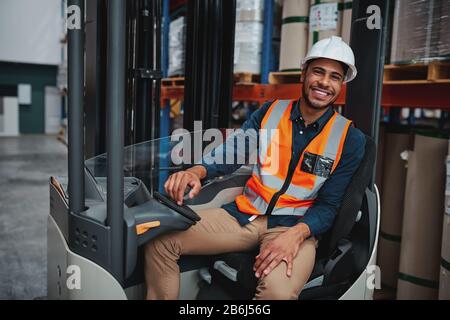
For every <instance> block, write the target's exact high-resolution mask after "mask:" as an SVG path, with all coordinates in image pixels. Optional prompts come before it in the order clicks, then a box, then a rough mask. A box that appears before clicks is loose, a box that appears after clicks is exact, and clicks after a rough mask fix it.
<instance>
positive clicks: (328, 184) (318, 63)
mask: <svg viewBox="0 0 450 320" xmlns="http://www.w3.org/2000/svg"><path fill="white" fill-rule="evenodd" d="M302 69H303V72H302V76H301V81H302V83H303V86H302V97H301V99H299V100H298V101H286V100H276V101H274V102H268V103H266V104H265V105H263V106H262V107H261V108H260V109H258V110H257V111H255V112H254V113H253V114H252V116H251V118H250V119H249V120H247V121H246V122H245V123H244V125H243V127H242V129H244V130H246V129H256V130H261V129H268V130H273V129H277V130H278V131H277V132H278V134H277V139H278V140H277V142H276V143H275V142H273V141H271V142H270V143H268V144H266V145H261V144H260V145H259V147H258V161H257V163H256V164H255V165H254V168H253V174H252V176H251V178H250V179H249V180H248V181H247V184H246V187H245V188H244V193H243V194H242V195H240V196H238V197H237V198H236V200H235V201H234V202H232V203H230V204H227V205H224V206H223V207H222V208H216V209H209V210H203V211H200V212H198V214H199V216H201V220H200V221H199V222H198V223H197V224H196V225H194V226H192V227H191V228H189V229H187V230H185V231H180V232H173V233H169V234H165V235H163V236H161V237H158V238H156V239H154V240H152V241H151V242H150V243H149V244H148V245H147V247H146V263H147V265H146V281H147V288H148V291H147V298H148V299H177V298H178V293H179V267H178V264H177V260H178V258H179V257H180V256H181V255H199V254H205V255H210V254H219V253H224V252H236V251H245V250H251V249H253V248H255V247H256V246H258V245H259V247H260V251H259V255H258V256H257V257H256V261H255V264H254V268H253V269H254V272H255V276H256V277H257V278H258V279H259V281H258V286H257V289H256V294H255V299H297V297H298V295H299V293H300V291H301V290H302V288H303V286H304V285H305V283H306V282H307V280H308V278H309V276H310V274H311V272H312V269H313V267H314V261H315V253H316V246H317V241H316V237H317V236H318V235H320V234H322V233H324V232H326V231H327V230H328V229H329V228H330V227H331V225H332V223H333V220H334V217H335V215H336V212H337V210H338V208H339V207H340V205H341V201H342V197H343V195H344V192H345V190H346V187H347V185H348V183H349V182H350V179H351V177H352V175H353V174H354V172H355V171H356V169H357V168H358V166H359V163H360V161H361V159H362V157H363V155H364V141H365V140H364V135H363V134H362V133H361V132H360V131H359V130H358V129H356V128H354V127H353V126H351V122H350V121H349V120H347V119H345V118H344V117H343V116H341V115H339V114H338V113H337V112H335V111H334V110H333V109H332V107H331V105H332V104H333V103H334V102H335V101H336V99H337V97H338V95H339V93H340V91H341V88H342V84H343V83H344V82H348V81H351V80H352V79H354V77H355V76H356V68H355V66H354V55H353V52H352V50H351V48H350V47H349V46H348V45H347V44H346V43H344V42H343V41H342V40H341V38H339V37H331V38H328V39H324V40H321V41H319V42H317V43H316V44H315V45H314V46H313V47H312V48H311V50H310V52H309V53H308V55H307V57H306V58H305V59H303V62H302ZM269 155H272V156H275V155H276V158H277V161H276V162H277V163H276V166H275V169H274V166H273V161H272V163H271V160H270V157H269ZM268 158H269V159H268ZM206 163H210V162H207V161H204V162H203V163H202V164H201V165H196V166H194V167H192V168H190V169H188V170H186V171H181V172H178V173H175V174H173V175H171V176H170V177H169V179H168V180H167V182H166V183H165V190H166V192H167V193H168V195H169V196H170V197H172V198H173V199H175V200H176V201H177V202H178V204H182V201H183V196H184V192H185V190H186V188H187V186H189V187H191V188H192V189H191V191H190V193H189V197H190V198H193V197H195V196H196V195H197V194H198V192H199V190H200V187H201V183H200V180H202V179H204V178H205V177H208V178H212V177H214V176H220V175H223V174H227V173H230V172H232V171H234V170H235V169H236V168H237V167H238V166H229V165H219V164H206Z"/></svg>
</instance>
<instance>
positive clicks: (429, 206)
mask: <svg viewBox="0 0 450 320" xmlns="http://www.w3.org/2000/svg"><path fill="white" fill-rule="evenodd" d="M447 150H448V140H447V139H442V138H437V137H430V136H425V135H422V134H416V135H415V138H414V151H411V152H409V153H408V172H407V177H406V190H405V203H404V212H403V229H402V244H401V252H400V268H399V275H398V283H397V299H437V297H438V287H439V270H440V261H441V240H442V237H441V236H442V203H443V202H444V189H445V165H444V164H445V158H446V156H447ZM381 272H383V270H381Z"/></svg>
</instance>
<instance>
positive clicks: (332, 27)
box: [308, 0, 342, 50]
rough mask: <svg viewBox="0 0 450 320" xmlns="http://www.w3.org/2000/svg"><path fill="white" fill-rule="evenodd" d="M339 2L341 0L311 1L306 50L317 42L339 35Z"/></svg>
mask: <svg viewBox="0 0 450 320" xmlns="http://www.w3.org/2000/svg"><path fill="white" fill-rule="evenodd" d="M341 2H342V1H341V0H339V1H336V0H311V2H310V3H311V7H310V9H309V36H308V50H309V49H310V48H311V47H312V45H313V44H314V43H316V42H317V41H319V40H322V39H325V38H328V37H331V36H340V35H341V27H342V10H339V6H340V3H341Z"/></svg>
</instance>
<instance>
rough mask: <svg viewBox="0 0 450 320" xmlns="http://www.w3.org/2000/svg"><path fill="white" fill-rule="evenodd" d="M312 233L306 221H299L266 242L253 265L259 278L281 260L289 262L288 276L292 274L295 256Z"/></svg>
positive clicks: (265, 274)
mask: <svg viewBox="0 0 450 320" xmlns="http://www.w3.org/2000/svg"><path fill="white" fill-rule="evenodd" d="M309 235H310V230H309V227H308V226H307V225H306V224H304V223H299V224H297V225H295V226H293V227H291V228H289V229H287V230H286V231H285V232H283V233H281V234H280V235H278V236H277V237H276V238H275V239H273V240H270V241H269V242H268V243H267V244H265V245H264V246H263V247H262V248H261V250H260V252H259V255H257V256H256V261H255V264H254V266H253V271H255V276H256V277H257V278H260V277H263V276H267V275H268V274H269V273H270V272H271V271H272V270H273V269H274V268H276V267H277V266H278V265H279V264H280V262H281V261H285V262H286V263H287V272H286V274H287V276H288V277H290V276H291V274H292V267H293V261H294V258H295V257H296V256H297V253H298V250H299V248H300V245H301V244H302V242H303V241H304V240H305V239H306V238H308V237H309Z"/></svg>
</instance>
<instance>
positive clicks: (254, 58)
mask: <svg viewBox="0 0 450 320" xmlns="http://www.w3.org/2000/svg"><path fill="white" fill-rule="evenodd" d="M263 18H264V0H237V2H236V31H235V41H234V72H235V73H237V72H248V73H253V74H260V73H261V53H262V42H263V30H264V28H263V22H262V21H263Z"/></svg>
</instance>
